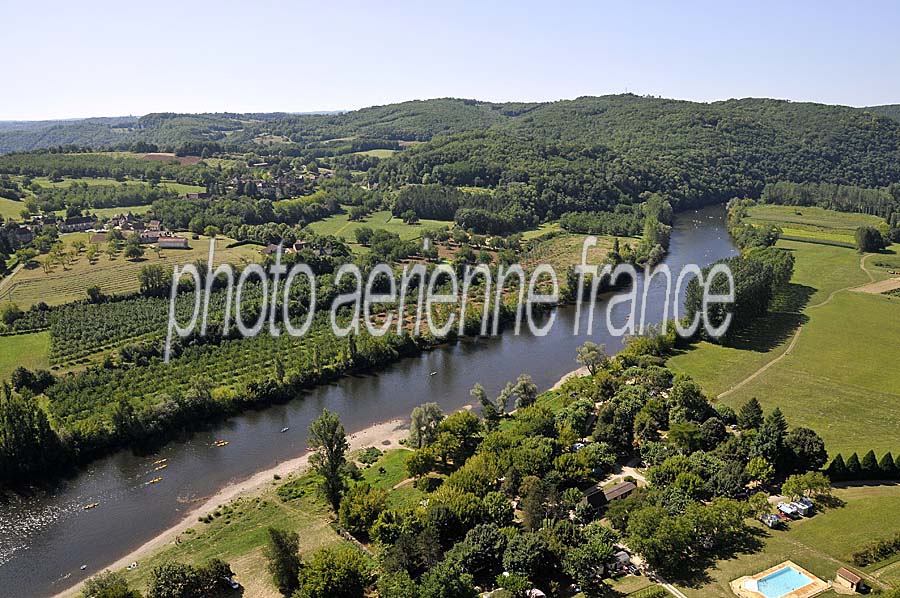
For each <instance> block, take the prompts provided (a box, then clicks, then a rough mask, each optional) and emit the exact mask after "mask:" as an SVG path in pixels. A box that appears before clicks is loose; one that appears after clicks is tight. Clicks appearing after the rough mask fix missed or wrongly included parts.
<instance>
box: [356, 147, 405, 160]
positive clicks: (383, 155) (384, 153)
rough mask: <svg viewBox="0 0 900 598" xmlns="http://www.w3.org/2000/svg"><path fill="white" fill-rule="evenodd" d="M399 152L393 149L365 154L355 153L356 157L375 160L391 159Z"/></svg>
mask: <svg viewBox="0 0 900 598" xmlns="http://www.w3.org/2000/svg"><path fill="white" fill-rule="evenodd" d="M397 151H398V150H392V149H373V150H366V151H364V152H353V155H354V156H372V157H374V158H390V157H391V156H393V155H394V154H396V153H397Z"/></svg>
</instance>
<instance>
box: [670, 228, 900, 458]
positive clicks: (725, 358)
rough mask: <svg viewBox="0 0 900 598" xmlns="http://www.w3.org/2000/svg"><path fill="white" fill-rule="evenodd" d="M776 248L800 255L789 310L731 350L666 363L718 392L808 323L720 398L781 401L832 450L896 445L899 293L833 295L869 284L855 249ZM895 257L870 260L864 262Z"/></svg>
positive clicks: (688, 354) (735, 402) (706, 346)
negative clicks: (789, 347)
mask: <svg viewBox="0 0 900 598" xmlns="http://www.w3.org/2000/svg"><path fill="white" fill-rule="evenodd" d="M779 247H784V248H786V249H790V250H791V251H793V252H794V255H795V256H796V266H795V272H794V278H793V280H792V286H791V290H792V293H791V300H790V301H783V302H782V305H781V306H779V308H780V309H783V310H784V311H785V313H781V314H773V315H770V316H768V317H767V318H765V319H763V320H761V321H759V322H757V324H756V325H755V326H754V327H753V328H752V329H751V330H750V331H749V332H748V333H747V334H744V335H742V338H741V339H740V341H739V342H738V343H735V345H734V346H730V347H722V346H718V345H713V344H711V343H699V344H698V345H696V346H694V347H692V348H691V349H688V350H687V351H685V352H683V353H682V354H680V355H677V356H675V357H673V358H671V359H670V360H669V366H670V367H671V368H672V369H674V370H676V371H679V372H686V373H689V374H691V375H692V376H693V377H694V378H695V379H697V380H698V382H700V384H702V385H703V387H704V389H705V390H706V391H707V392H708V393H710V394H711V395H713V396H715V395H717V394H719V393H721V392H723V391H726V390H728V389H730V388H731V387H732V386H734V385H736V384H737V383H738V382H740V381H742V380H744V379H745V378H747V377H748V376H749V375H750V374H751V373H753V372H755V371H757V370H758V369H759V368H760V367H762V366H763V365H764V364H766V363H767V362H769V361H771V360H772V359H774V358H776V357H778V356H779V355H781V354H782V353H784V352H785V351H786V348H787V345H788V343H789V341H790V338H791V336H792V335H793V334H794V332H795V331H796V326H797V324H798V323H799V322H801V321H805V322H806V323H805V324H804V325H803V330H802V332H801V333H800V336H799V338H798V340H797V343H796V345H795V346H794V349H793V351H792V352H791V353H790V354H789V355H786V356H785V357H784V358H783V359H781V360H780V361H778V362H777V363H775V364H774V365H772V367H770V368H769V369H768V370H766V371H765V372H764V373H762V374H761V375H759V376H758V377H757V378H756V379H754V380H752V381H750V382H749V383H747V384H746V385H744V386H743V387H741V388H739V389H737V390H735V391H734V392H733V393H731V394H729V395H727V396H726V397H724V398H723V401H724V402H725V403H726V404H728V405H731V406H732V407H738V406H740V405H741V404H743V403H744V402H745V401H747V400H748V399H749V398H751V397H757V398H758V399H759V400H760V402H761V403H762V404H763V407H764V408H766V409H772V408H774V407H775V406H778V407H780V408H781V410H782V411H783V412H784V413H785V416H786V417H787V419H788V421H789V422H790V423H791V424H792V425H806V426H809V427H812V428H813V429H815V430H816V431H817V432H819V434H821V435H822V437H823V438H824V439H825V441H826V444H827V446H828V449H829V452H830V453H832V454H834V453H836V452H842V453H844V454H845V456H847V454H848V453H850V452H853V451H858V452H860V454H862V453H864V452H865V451H867V450H869V449H870V448H873V449H875V451H876V452H877V453H879V455H880V454H881V453H882V452H884V451H886V450H893V451H897V450H898V447H900V368H898V367H897V363H898V362H900V344H898V342H897V339H898V338H900V299H898V298H892V297H887V296H883V295H872V294H865V293H852V292H846V291H841V292H837V291H839V290H840V289H845V288H847V287H852V286H858V285H862V284H865V283H867V282H869V277H868V275H867V274H866V273H865V272H863V271H862V269H861V268H860V265H859V264H860V255H859V254H858V253H856V252H855V251H853V250H851V249H844V248H839V247H830V246H825V245H814V244H809V243H800V242H794V241H781V242H779ZM890 257H892V256H889V255H888V256H885V257H882V256H872V257H869V258H868V260H867V263H871V262H873V261H877V260H879V259H886V258H890ZM870 270H873V271H874V268H871V267H870ZM875 277H876V278H881V277H883V276H882V275H881V273H876V274H875ZM829 297H830V298H831V299H830V300H829ZM804 301H805V303H806V307H803V308H802V311H801V312H799V313H798V312H797V308H798V307H799V306H801V305H802V304H803V302H804ZM792 304H793V305H792Z"/></svg>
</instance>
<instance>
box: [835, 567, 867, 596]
mask: <svg viewBox="0 0 900 598" xmlns="http://www.w3.org/2000/svg"><path fill="white" fill-rule="evenodd" d="M834 583H835V585H837V586H840V587H842V588H844V589H847V590H850V591H851V592H858V591H860V589H861V588H862V586H863V583H862V577H860V576H859V575H857V574H856V573H854V572H853V571H850V570H849V569H845V568H844V567H841V568H840V569H838V570H837V574H836V575H835V576H834Z"/></svg>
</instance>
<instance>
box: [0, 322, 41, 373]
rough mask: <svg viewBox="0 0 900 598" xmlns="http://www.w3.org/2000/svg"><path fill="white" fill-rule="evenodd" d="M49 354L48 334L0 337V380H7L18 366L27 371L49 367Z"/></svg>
mask: <svg viewBox="0 0 900 598" xmlns="http://www.w3.org/2000/svg"><path fill="white" fill-rule="evenodd" d="M49 352H50V332H49V331H48V330H45V331H44V332H33V333H31V334H17V335H13V336H0V380H8V379H9V375H10V374H11V373H12V371H13V370H14V369H16V368H17V367H18V366H20V365H21V366H24V367H26V368H28V369H29V370H34V369H47V368H49V367H50V364H49V362H48V361H47V355H48V354H49Z"/></svg>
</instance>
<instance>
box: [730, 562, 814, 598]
mask: <svg viewBox="0 0 900 598" xmlns="http://www.w3.org/2000/svg"><path fill="white" fill-rule="evenodd" d="M785 567H793V568H794V569H796V570H797V571H799V572H800V573H802V574H803V575H805V576H807V577H808V578H810V579H811V580H813V581H812V583H808V584H806V585H805V586H803V587H800V588H797V589H796V590H794V591H793V592H788V593H787V594H782V595H781V596H779V598H811V597H812V596H816V595H818V594H821V593H822V592H824V591H825V590H828V589H829V588H831V583H830V582H828V583H826V582H824V581H822V580H821V579H819V578H818V577H816V576H815V575H813V574H812V573H810V572H809V571H807V570H806V569H804V568H803V567H801V566H800V565H798V564H797V563H795V562H793V561H785V562H783V563H780V564H778V565H775V566H774V567H769V568H768V569H766V570H765V571H761V572H759V573H757V574H756V575H745V576H744V577H739V578H737V579H735V580H734V581H732V582H731V583H730V584H729V585H730V586H731V591H732V592H734V593H735V594H736V595H737V596H740V598H766V595H765V594H763V593H762V592H755V591H753V590H750V589H747V588H746V587H744V582H745V581H748V580H753V581H759V580H760V579H762V578H764V577H766V576H767V575H771V574H772V573H775V572H776V571H779V570H780V569H784V568H785Z"/></svg>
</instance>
